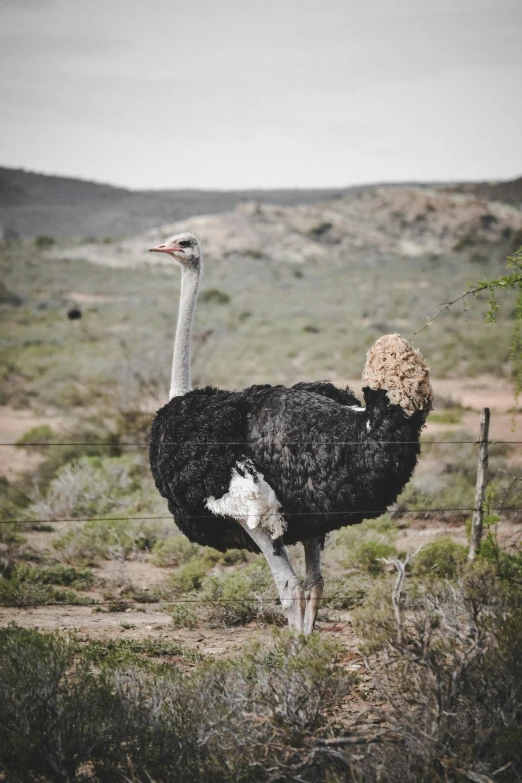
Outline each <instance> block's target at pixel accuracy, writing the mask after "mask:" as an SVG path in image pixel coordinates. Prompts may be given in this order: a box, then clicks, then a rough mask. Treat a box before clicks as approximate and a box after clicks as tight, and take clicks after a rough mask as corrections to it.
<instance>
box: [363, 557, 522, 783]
mask: <svg viewBox="0 0 522 783" xmlns="http://www.w3.org/2000/svg"><path fill="white" fill-rule="evenodd" d="M398 567H399V568H400V570H401V571H402V573H399V576H398V577H397V579H396V581H395V583H394V585H393V587H392V586H391V584H390V582H388V581H385V582H381V583H380V584H378V585H377V586H376V587H375V590H374V592H373V594H372V595H371V596H369V598H368V601H367V602H366V604H365V606H364V608H361V609H359V610H357V612H356V627H357V630H358V631H359V633H360V634H361V636H362V637H363V638H364V639H365V640H366V648H367V650H366V651H367V653H368V654H370V655H373V656H374V657H373V659H372V660H373V662H374V666H375V684H376V687H377V690H378V692H379V693H380V695H381V697H383V698H384V699H386V701H387V702H388V704H389V707H390V725H391V728H392V729H393V730H394V732H395V737H396V738H397V739H398V740H399V742H400V749H398V748H397V746H396V745H382V746H380V748H375V749H373V751H372V753H371V754H370V756H369V758H368V760H366V761H365V763H364V764H363V765H362V772H364V778H363V779H364V780H365V781H366V780H368V781H373V780H378V779H380V778H379V777H378V772H379V770H381V773H380V774H383V775H384V776H383V777H382V779H383V780H384V779H385V780H386V781H390V783H393V781H402V782H403V783H405V782H409V781H411V782H412V783H413V782H414V781H415V783H417V781H425V780H426V781H427V780H429V781H435V782H437V781H441V783H442V781H461V780H479V779H480V780H481V781H486V780H489V777H488V778H486V777H484V778H480V777H479V776H480V775H488V776H490V775H492V774H493V773H495V772H497V771H498V770H501V768H504V769H503V771H502V772H498V776H497V777H496V778H495V779H496V780H499V781H502V780H506V781H507V780H518V779H520V778H519V777H518V776H520V775H522V658H521V656H520V649H521V647H522V591H521V590H520V587H519V586H517V585H514V584H513V583H509V582H507V581H506V580H503V579H501V578H500V577H499V575H498V572H497V570H496V569H495V568H494V566H493V565H492V564H490V563H487V562H485V561H482V562H477V563H474V564H471V565H470V566H468V567H467V568H465V569H464V571H463V572H462V575H461V577H460V579H459V580H458V582H457V584H451V583H449V582H448V581H446V580H441V579H437V578H431V579H429V578H428V579H427V580H426V581H424V582H421V581H418V580H415V579H413V580H411V581H410V582H409V584H407V583H406V579H405V572H404V566H403V565H402V566H401V564H398ZM390 588H392V589H390ZM473 776H475V777H473Z"/></svg>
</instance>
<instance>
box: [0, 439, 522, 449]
mask: <svg viewBox="0 0 522 783" xmlns="http://www.w3.org/2000/svg"><path fill="white" fill-rule="evenodd" d="M483 442H484V443H488V444H489V445H490V446H492V445H508V446H509V445H513V446H517V445H520V444H522V440H488V441H481V440H423V441H418V440H368V441H360V440H333V441H317V440H285V441H281V442H280V443H272V444H271V445H272V446H373V445H375V444H384V445H390V446H391V445H394V444H396V445H397V446H414V445H416V444H420V445H421V446H431V445H440V444H445V445H451V444H456V445H463V444H469V445H471V446H478V445H480V444H481V443H483ZM254 444H255V441H221V440H220V441H217V440H216V441H212V440H209V441H199V440H184V441H164V442H163V444H162V445H165V446H177V445H181V446H252V445H254ZM0 446H6V447H7V446H14V447H18V448H21V449H25V448H27V447H34V448H45V447H48V446H90V447H91V448H93V447H97V446H106V447H107V448H112V449H118V448H122V447H127V446H129V447H136V448H141V449H148V448H149V444H148V443H129V442H125V441H124V442H119V443H104V442H96V441H91V442H89V443H77V442H74V441H73V442H71V443H56V442H53V443H21V442H18V443H0Z"/></svg>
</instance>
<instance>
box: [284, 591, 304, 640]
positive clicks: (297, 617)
mask: <svg viewBox="0 0 522 783" xmlns="http://www.w3.org/2000/svg"><path fill="white" fill-rule="evenodd" d="M281 606H282V607H283V611H284V612H285V614H286V617H287V619H288V627H289V628H291V629H292V630H293V631H297V633H303V620H304V613H305V594H304V590H303V588H302V587H301V584H300V583H297V584H294V586H293V587H290V585H289V584H288V583H287V584H286V585H285V586H284V588H283V589H282V590H281Z"/></svg>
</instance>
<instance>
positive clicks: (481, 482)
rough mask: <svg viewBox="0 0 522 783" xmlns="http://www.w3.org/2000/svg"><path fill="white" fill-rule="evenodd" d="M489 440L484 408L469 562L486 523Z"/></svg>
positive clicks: (474, 553)
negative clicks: (485, 502) (484, 522)
mask: <svg viewBox="0 0 522 783" xmlns="http://www.w3.org/2000/svg"><path fill="white" fill-rule="evenodd" d="M488 438H489V408H483V409H482V413H481V415H480V440H479V454H478V464H477V484H476V486H475V506H474V509H473V519H472V522H471V538H470V542H469V552H468V560H474V559H475V555H476V554H477V553H478V552H479V551H480V542H481V540H482V523H483V521H484V509H483V505H484V498H485V496H486V486H487V483H488Z"/></svg>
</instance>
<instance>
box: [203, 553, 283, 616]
mask: <svg viewBox="0 0 522 783" xmlns="http://www.w3.org/2000/svg"><path fill="white" fill-rule="evenodd" d="M201 600H202V604H203V606H204V607H205V620H206V622H207V623H209V624H210V625H216V626H230V625H245V624H246V623H250V622H252V621H253V620H258V621H259V622H265V623H276V624H279V625H282V624H283V623H284V621H285V618H284V615H283V613H282V611H281V609H280V607H279V606H278V604H279V599H278V597H277V592H276V589H275V586H274V582H273V579H272V576H271V574H270V571H269V569H268V566H267V565H266V564H264V563H263V564H261V563H259V564H258V563H253V564H251V565H249V566H246V567H245V568H242V569H240V570H238V571H234V572H232V573H230V574H226V575H225V576H222V577H217V576H210V577H207V579H205V581H204V582H203V586H202V591H201Z"/></svg>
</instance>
